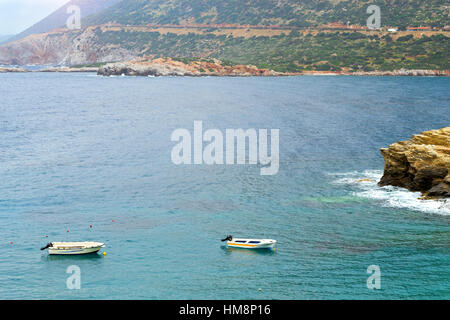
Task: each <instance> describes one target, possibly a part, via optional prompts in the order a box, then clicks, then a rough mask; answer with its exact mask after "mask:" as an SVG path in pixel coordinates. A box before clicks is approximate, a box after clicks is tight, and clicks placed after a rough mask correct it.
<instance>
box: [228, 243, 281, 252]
mask: <svg viewBox="0 0 450 320" xmlns="http://www.w3.org/2000/svg"><path fill="white" fill-rule="evenodd" d="M275 245H276V242H268V243H264V242H262V243H258V244H251V243H239V242H234V241H228V242H227V246H228V247H230V248H240V249H250V250H258V249H272V250H273V249H275Z"/></svg>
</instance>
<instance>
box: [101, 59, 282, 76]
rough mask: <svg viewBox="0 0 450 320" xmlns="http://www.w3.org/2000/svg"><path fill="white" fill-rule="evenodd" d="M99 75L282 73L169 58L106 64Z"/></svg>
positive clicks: (258, 74)
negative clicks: (185, 61)
mask: <svg viewBox="0 0 450 320" xmlns="http://www.w3.org/2000/svg"><path fill="white" fill-rule="evenodd" d="M98 74H99V75H104V76H111V75H127V76H241V77H243V76H279V75H283V73H280V72H275V71H273V70H269V69H258V68H257V67H255V66H246V65H234V66H227V65H223V64H222V63H221V62H220V61H219V60H212V61H209V60H208V61H204V60H197V61H191V62H188V63H184V62H182V61H178V60H173V59H170V58H158V59H141V60H132V61H126V62H118V63H108V64H106V65H104V66H103V67H100V68H99V70H98Z"/></svg>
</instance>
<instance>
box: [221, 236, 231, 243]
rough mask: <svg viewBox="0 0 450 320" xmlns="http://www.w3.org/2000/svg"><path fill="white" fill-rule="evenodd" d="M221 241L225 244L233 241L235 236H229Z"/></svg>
mask: <svg viewBox="0 0 450 320" xmlns="http://www.w3.org/2000/svg"><path fill="white" fill-rule="evenodd" d="M220 241H222V242H225V241H233V236H228V237H226V238H225V239H222V240H220Z"/></svg>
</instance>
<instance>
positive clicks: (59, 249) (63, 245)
mask: <svg viewBox="0 0 450 320" xmlns="http://www.w3.org/2000/svg"><path fill="white" fill-rule="evenodd" d="M104 246H105V244H104V243H101V242H50V243H49V244H47V246H45V247H43V248H41V250H45V249H48V253H49V254H66V255H75V254H88V253H95V252H98V251H100V249H101V248H103V247H104Z"/></svg>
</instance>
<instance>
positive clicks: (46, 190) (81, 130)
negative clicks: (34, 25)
mask: <svg viewBox="0 0 450 320" xmlns="http://www.w3.org/2000/svg"><path fill="white" fill-rule="evenodd" d="M449 88H450V79H449V78H414V77H397V78H395V77H333V76H329V77H328V76H324V77H288V78H132V77H112V78H102V77H97V76H93V75H89V74H38V73H36V74H0V234H1V239H2V241H1V243H0V298H1V299H93V298H95V299H388V298H393V299H405V298H406V299H407V298H416V299H429V298H438V299H449V298H450V268H449V266H450V226H449V222H450V220H449V219H450V208H449V207H448V204H447V205H446V204H445V203H436V202H423V201H419V200H417V194H412V193H409V192H407V191H404V190H401V189H395V188H378V187H377V186H376V182H364V183H358V182H356V181H357V180H358V179H360V178H366V177H369V178H372V179H374V180H375V179H378V178H379V177H380V175H381V173H382V169H383V158H382V156H381V155H380V153H379V148H380V147H386V146H388V145H389V144H391V143H393V142H395V141H397V140H402V139H403V140H405V139H409V138H410V136H411V135H412V134H415V133H420V132H422V131H424V130H429V129H437V128H441V127H444V126H448V125H449V124H450V121H449V120H450V116H449V115H450V90H449ZM194 120H202V121H203V126H204V130H206V129H210V128H217V129H220V130H222V131H223V132H224V131H225V129H227V128H230V129H234V128H244V129H248V128H268V129H270V128H278V129H280V170H279V173H278V174H277V175H275V176H261V175H260V174H259V169H260V168H259V167H258V166H250V165H247V166H242V165H235V166H221V165H216V166H207V165H191V166H189V165H183V166H176V165H174V164H173V163H172V162H171V158H170V154H171V150H172V147H173V146H174V145H175V143H174V142H171V141H170V136H171V133H172V131H173V130H175V129H177V128H187V129H189V130H191V131H192V130H193V122H194ZM113 220H114V221H113ZM90 224H92V225H93V228H92V229H91V228H90V227H89V225H90ZM67 230H69V231H70V232H67ZM227 234H232V235H234V236H241V237H257V238H273V239H277V240H278V248H277V251H276V252H265V253H263V252H254V251H246V250H229V249H225V248H223V247H222V243H221V242H220V241H219V240H220V238H221V237H223V236H225V235H227ZM46 235H47V236H48V238H46ZM80 240H81V241H86V240H95V241H101V242H105V243H106V244H107V247H106V248H105V249H104V251H106V252H107V255H106V256H103V255H101V254H98V255H93V256H79V257H53V256H52V257H49V256H48V255H47V253H45V252H41V251H40V250H39V248H40V247H41V246H43V245H45V244H46V243H47V242H48V241H80ZM10 242H12V244H11V243H10ZM70 265H78V266H79V267H80V269H81V282H82V283H81V290H69V289H67V288H66V279H67V278H68V277H69V275H68V274H67V273H66V268H67V267H68V266H70ZM370 265H378V266H379V267H380V269H381V289H380V290H369V289H368V288H367V286H366V280H367V277H368V276H369V275H368V274H367V273H366V270H367V267H368V266H370ZM258 289H261V290H258Z"/></svg>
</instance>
